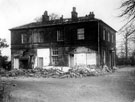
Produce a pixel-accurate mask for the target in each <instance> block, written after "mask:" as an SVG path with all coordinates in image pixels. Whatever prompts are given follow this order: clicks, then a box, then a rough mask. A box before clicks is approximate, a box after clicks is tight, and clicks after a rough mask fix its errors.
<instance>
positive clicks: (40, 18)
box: [34, 17, 42, 22]
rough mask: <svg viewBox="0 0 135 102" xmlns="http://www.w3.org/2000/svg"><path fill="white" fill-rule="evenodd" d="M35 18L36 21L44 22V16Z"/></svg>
mask: <svg viewBox="0 0 135 102" xmlns="http://www.w3.org/2000/svg"><path fill="white" fill-rule="evenodd" d="M34 20H35V21H36V22H42V17H36V18H35V19H34Z"/></svg>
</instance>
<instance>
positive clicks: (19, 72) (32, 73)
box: [0, 65, 111, 78]
mask: <svg viewBox="0 0 135 102" xmlns="http://www.w3.org/2000/svg"><path fill="white" fill-rule="evenodd" d="M103 72H111V70H110V69H109V68H108V67H107V66H104V67H103V69H102V70H101V68H98V67H97V66H95V65H93V66H86V65H79V66H75V67H73V68H70V69H69V70H68V71H67V72H64V71H62V70H60V69H57V68H53V67H52V68H49V69H43V68H34V69H27V70H26V69H13V70H11V71H4V70H2V71H1V72H0V73H2V76H5V77H17V76H25V77H36V78H39V77H43V78H49V77H51V78H79V77H87V76H97V75H101V74H102V73H103Z"/></svg>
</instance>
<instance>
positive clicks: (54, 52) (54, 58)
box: [52, 48, 58, 65]
mask: <svg viewBox="0 0 135 102" xmlns="http://www.w3.org/2000/svg"><path fill="white" fill-rule="evenodd" d="M52 64H53V65H57V64H58V48H53V49H52Z"/></svg>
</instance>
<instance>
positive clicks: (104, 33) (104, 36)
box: [103, 29, 106, 40]
mask: <svg viewBox="0 0 135 102" xmlns="http://www.w3.org/2000/svg"><path fill="white" fill-rule="evenodd" d="M105 33H106V31H105V29H104V30H103V40H105Z"/></svg>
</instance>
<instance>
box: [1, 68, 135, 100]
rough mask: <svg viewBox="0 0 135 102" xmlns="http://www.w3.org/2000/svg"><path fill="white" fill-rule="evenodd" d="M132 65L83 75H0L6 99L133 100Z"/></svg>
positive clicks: (134, 76) (133, 80)
mask: <svg viewBox="0 0 135 102" xmlns="http://www.w3.org/2000/svg"><path fill="white" fill-rule="evenodd" d="M134 70H135V68H133V67H124V68H120V69H118V70H117V71H116V72H114V73H112V74H107V75H104V76H94V77H85V78H66V79H58V78H25V77H20V78H2V80H4V81H6V82H8V83H9V84H10V86H8V87H7V88H6V89H7V90H9V89H10V92H9V95H7V98H8V102H133V101H134V100H135V72H134Z"/></svg>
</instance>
